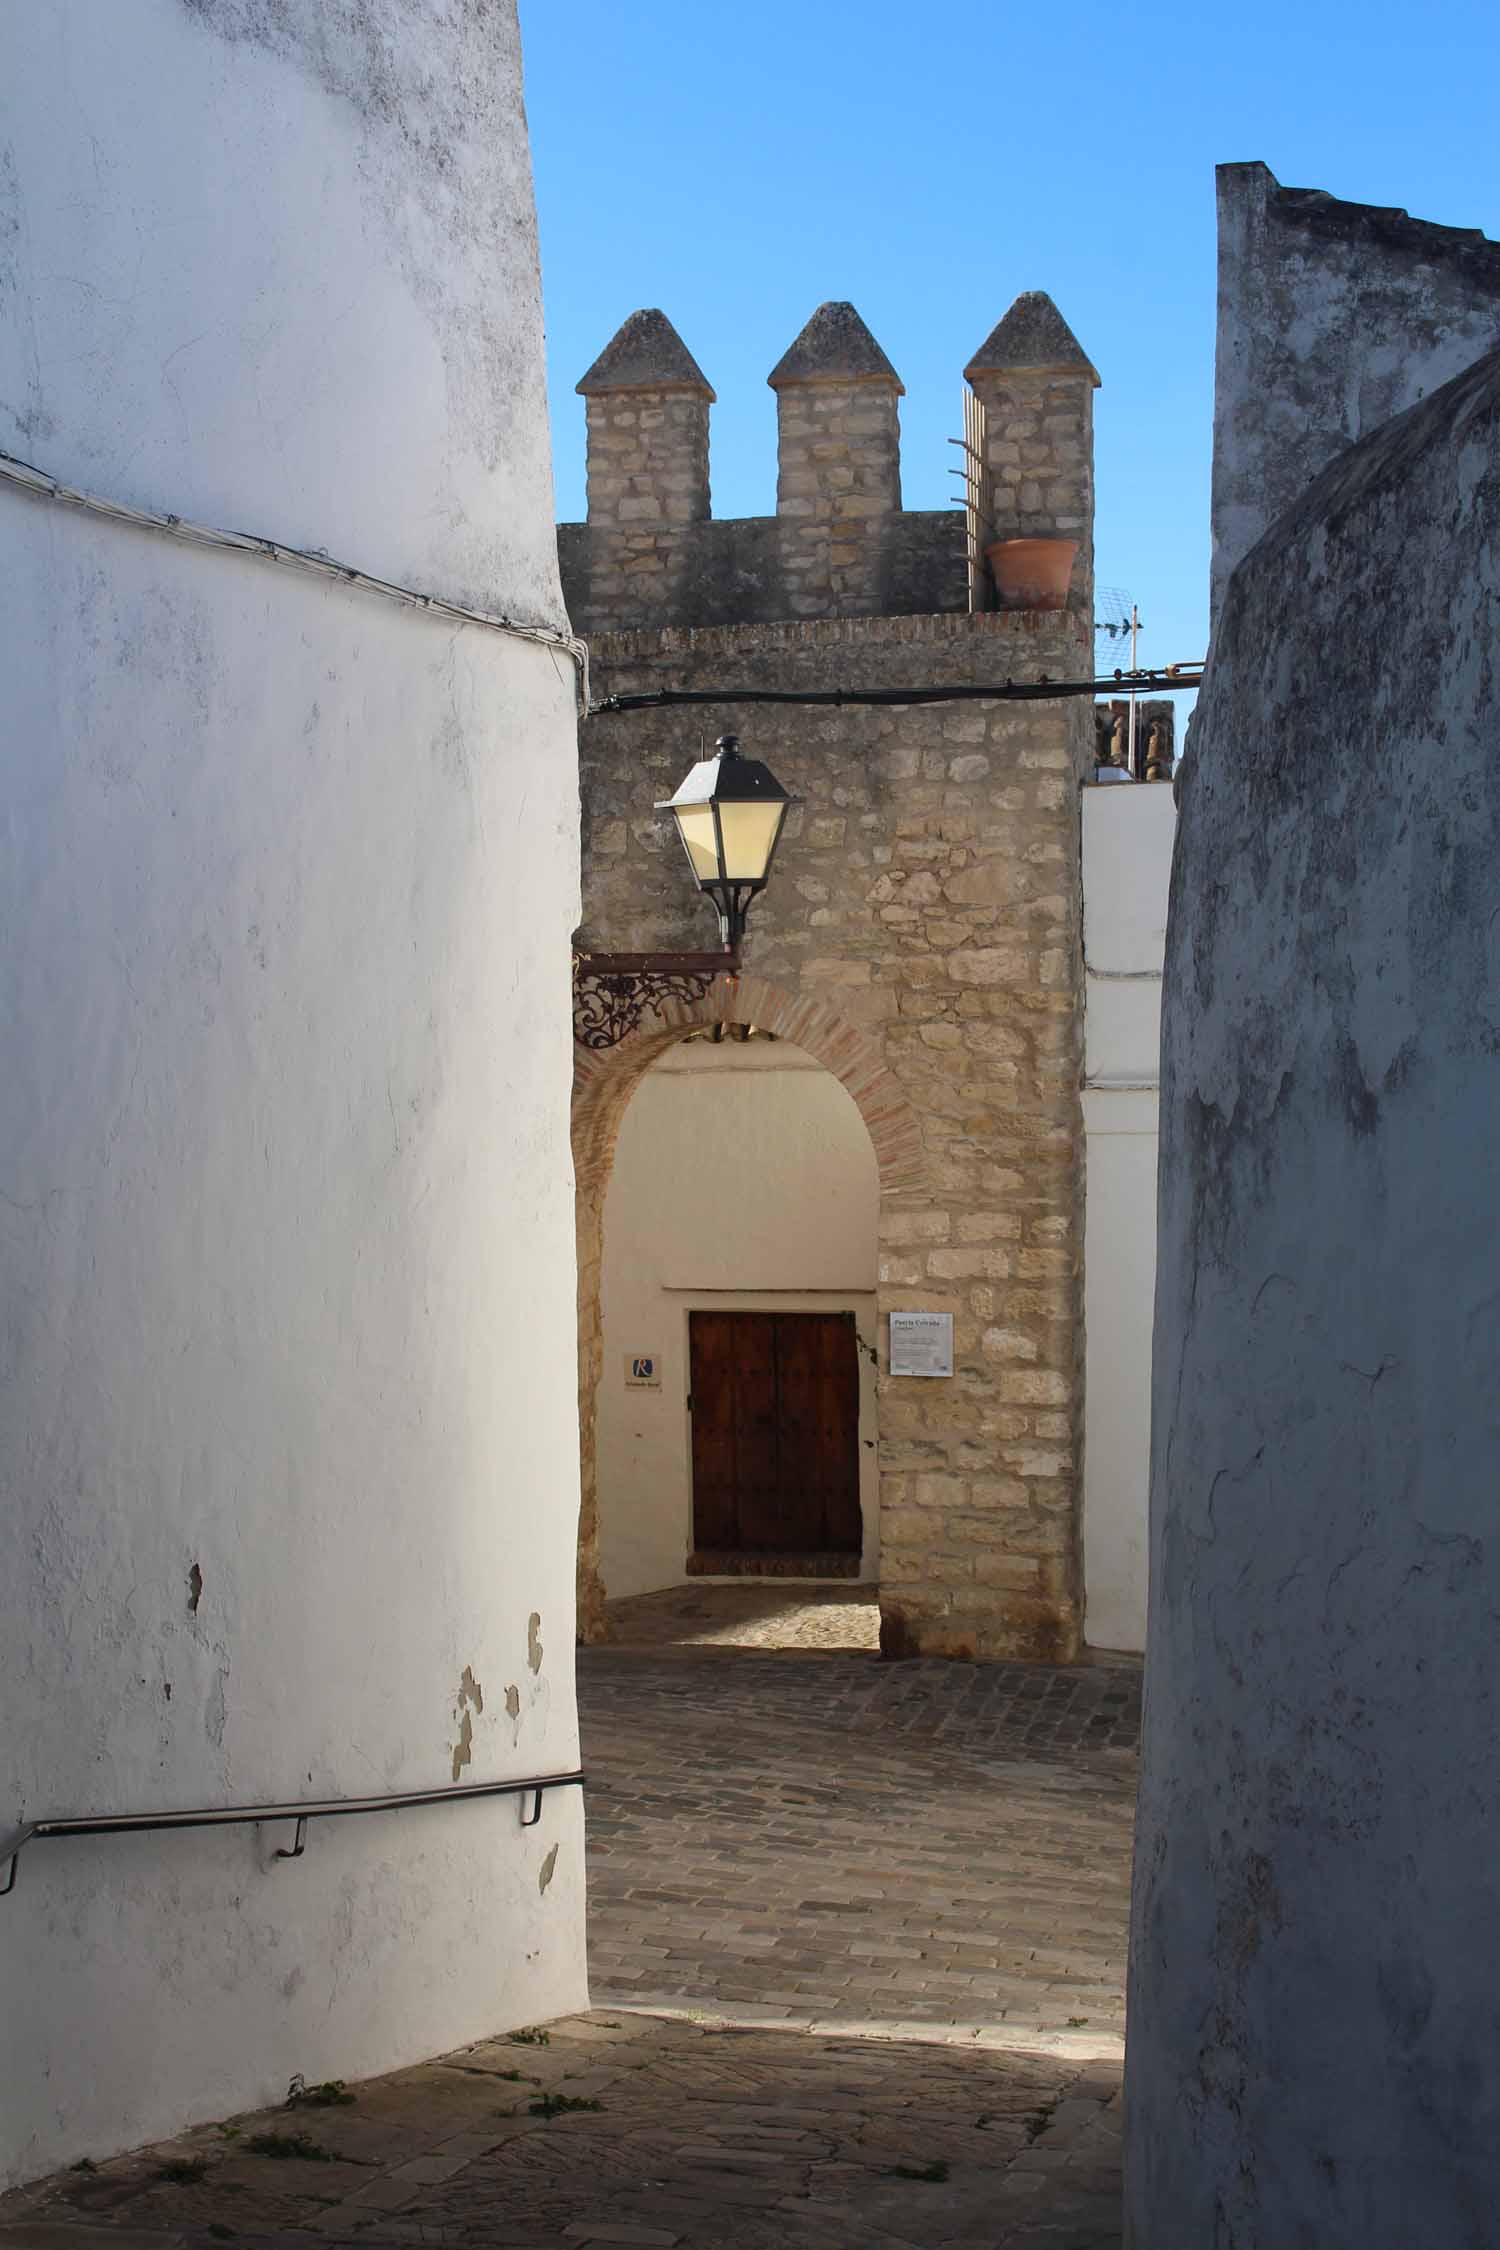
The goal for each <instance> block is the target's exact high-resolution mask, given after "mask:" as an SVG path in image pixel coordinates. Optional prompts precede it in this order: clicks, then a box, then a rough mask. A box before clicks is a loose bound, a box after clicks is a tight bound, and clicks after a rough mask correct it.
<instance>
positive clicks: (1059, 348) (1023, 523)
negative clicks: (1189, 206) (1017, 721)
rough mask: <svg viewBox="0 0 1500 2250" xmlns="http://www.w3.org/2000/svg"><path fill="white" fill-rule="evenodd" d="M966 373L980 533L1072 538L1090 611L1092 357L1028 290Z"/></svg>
mask: <svg viewBox="0 0 1500 2250" xmlns="http://www.w3.org/2000/svg"><path fill="white" fill-rule="evenodd" d="M964 374H965V375H966V377H967V378H968V380H969V383H970V384H971V385H972V387H973V391H974V395H975V397H976V398H977V399H978V401H979V404H980V406H981V408H982V409H983V413H984V463H983V471H982V480H981V484H982V490H981V509H982V513H983V515H984V517H985V519H986V521H985V524H984V526H983V531H982V538H983V540H984V542H985V543H986V544H988V543H989V542H990V541H991V540H997V539H1052V538H1057V539H1076V540H1077V542H1078V559H1077V561H1076V562H1075V564H1074V567H1073V587H1072V594H1071V597H1070V599H1071V602H1072V603H1073V604H1074V605H1075V606H1076V605H1079V604H1081V605H1082V606H1083V607H1084V608H1085V610H1086V611H1088V612H1089V613H1090V614H1092V604H1093V596H1094V530H1093V526H1094V392H1095V391H1096V390H1097V389H1098V387H1099V377H1098V375H1097V373H1096V372H1095V369H1094V366H1093V363H1092V361H1091V360H1090V359H1089V357H1088V355H1087V353H1086V352H1085V351H1084V349H1083V346H1082V345H1081V344H1080V343H1079V341H1078V338H1077V337H1076V336H1075V335H1074V334H1073V331H1072V329H1071V328H1070V327H1069V326H1068V324H1067V322H1066V321H1065V320H1064V319H1063V316H1062V314H1061V313H1060V312H1059V311H1058V309H1057V307H1056V305H1054V304H1053V302H1052V299H1051V298H1050V297H1049V296H1048V295H1047V293H1046V291H1045V290H1042V289H1027V290H1025V291H1023V292H1022V294H1021V295H1020V296H1019V297H1017V299H1016V301H1015V303H1014V304H1013V305H1012V306H1011V308H1010V311H1009V312H1008V313H1007V314H1006V315H1005V318H1004V319H1003V320H1002V321H1001V322H1000V325H999V326H998V328H996V329H994V330H993V331H992V332H991V334H990V335H989V336H988V337H987V338H986V339H985V341H984V343H982V344H981V345H980V347H979V349H978V351H977V352H976V353H975V354H974V357H973V358H972V360H970V362H969V364H968V366H967V367H966V368H965V369H964Z"/></svg>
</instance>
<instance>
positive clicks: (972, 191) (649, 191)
mask: <svg viewBox="0 0 1500 2250" xmlns="http://www.w3.org/2000/svg"><path fill="white" fill-rule="evenodd" d="M521 21H522V30H523V35H524V39H525V48H526V79H527V103H528V109H529V114H530V120H531V136H532V157H533V162H534V165H535V170H536V190H537V203H538V210H539V215H540V223H541V240H542V278H543V287H544V290H545V297H546V308H547V328H548V353H549V365H550V371H551V382H552V414H553V450H554V459H555V467H556V477H557V498H558V512H559V514H560V515H561V516H563V517H569V518H571V517H581V516H582V514H583V512H584V500H583V402H582V400H581V399H579V398H577V397H575V396H574V392H573V385H574V384H575V383H576V381H577V379H578V377H579V376H580V375H581V374H582V373H583V371H584V369H585V368H586V367H587V366H588V364H589V362H590V361H591V360H592V359H593V358H594V356H595V354H596V353H597V352H598V351H599V350H600V348H601V347H602V346H603V345H604V344H605V343H606V342H607V341H608V339H609V337H610V336H611V335H612V334H613V333H614V330H615V329H616V328H617V327H618V325H619V323H620V322H621V321H622V320H623V319H624V318H625V316H626V314H627V313H630V312H632V311H634V310H635V308H636V307H637V306H639V305H660V306H661V307H662V308H663V309H664V311H665V312H666V313H667V315H668V317H669V318H670V319H671V320H672V321H673V322H674V323H675V325H676V326H677V328H678V329H679V330H680V332H681V334H682V336H683V338H684V340H685V342H686V343H687V345H688V347H689V349H690V350H691V351H692V352H693V353H694V355H695V357H696V358H697V360H698V362H699V364H700V365H701V366H702V368H703V369H704V372H705V373H706V374H707V376H708V378H709V381H710V382H711V383H712V384H713V386H714V388H715V390H716V391H717V392H718V404H717V406H716V407H715V409H714V416H713V438H712V479H713V495H714V512H715V514H716V515H721V516H738V515H764V514H769V513H771V512H772V510H774V507H775V504H776V503H775V486H776V423H775V401H774V397H773V394H772V393H771V392H770V391H769V390H768V389H767V388H766V381H765V378H766V375H767V373H768V372H769V370H770V368H771V367H772V365H773V364H774V363H775V361H776V360H777V359H778V358H779V357H780V355H781V353H782V352H783V351H784V350H785V348H786V346H787V345H788V344H789V343H790V342H791V340H792V338H793V336H794V335H795V334H796V333H797V331H798V329H799V328H800V327H801V326H802V324H803V322H804V321H805V320H806V319H807V317H808V315H809V314H810V313H811V312H812V311H813V309H814V307H815V306H816V305H818V304H819V303H821V302H822V300H823V299H825V298H828V297H847V298H850V299H852V300H853V302H854V303H855V304H856V305H857V306H858V308H859V310H860V312H861V313H862V314H863V316H864V318H865V320H866V321H867V322H868V323H869V326H870V327H871V329H872V330H873V331H874V333H875V335H876V336H877V337H878V338H879V340H880V342H881V344H882V345H883V346H884V347H885V349H886V351H887V352H888V353H889V355H890V357H891V359H892V360H893V361H894V362H895V365H896V367H897V368H898V370H899V371H900V374H901V376H902V378H903V380H904V382H905V384H906V392H907V395H906V397H905V398H904V399H903V401H902V430H903V443H902V466H903V497H904V500H905V504H906V506H907V507H910V508H934V507H941V506H944V505H945V504H946V503H947V501H948V500H949V499H950V498H951V496H952V493H953V492H954V490H955V489H956V488H955V486H954V485H953V484H952V482H951V481H950V479H949V476H948V471H949V470H950V468H952V467H953V466H954V465H955V463H956V461H957V458H958V457H957V455H956V453H955V452H954V450H953V448H952V447H951V446H949V445H948V444H946V443H945V440H946V439H948V438H949V437H953V436H956V435H957V434H958V432H959V428H960V419H959V417H960V404H959V401H960V388H961V378H962V370H963V367H964V364H965V362H966V361H967V360H968V358H969V357H970V356H971V354H972V353H973V351H974V349H975V347H976V346H977V345H978V344H979V343H980V342H982V340H983V339H984V337H985V336H986V335H987V334H988V333H989V330H990V329H991V327H992V326H993V325H994V323H995V321H996V320H998V318H999V317H1000V315H1001V313H1003V312H1004V310H1005V308H1006V307H1007V305H1008V304H1009V303H1010V302H1011V300H1012V298H1013V297H1015V296H1016V294H1017V293H1018V292H1019V291H1020V290H1022V289H1045V290H1047V291H1048V292H1049V294H1050V295H1051V296H1052V297H1054V298H1055V300H1056V301H1057V304H1058V305H1059V307H1060V308H1061V310H1062V312H1063V314H1064V316H1065V317H1066V319H1067V320H1068V321H1069V322H1070V323H1071V325H1072V327H1073V329H1074V331H1075V333H1076V334H1077V336H1078V338H1079V340H1080V342H1081V343H1082V344H1083V346H1084V349H1085V350H1086V351H1087V352H1088V353H1089V354H1090V356H1091V357H1092V359H1093V360H1094V363H1095V365H1096V366H1097V367H1098V369H1099V372H1100V374H1101V376H1102V377H1103V384H1104V387H1103V388H1102V390H1100V391H1099V393H1098V394H1097V398H1096V406H1097V411H1098V424H1097V445H1098V523H1097V570H1098V577H1099V580H1100V582H1101V584H1105V583H1107V584H1111V585H1117V586H1123V587H1126V588H1128V589H1129V590H1130V591H1131V592H1133V593H1134V595H1135V597H1136V599H1137V601H1138V603H1139V605H1140V610H1141V615H1142V618H1143V619H1144V621H1145V626H1146V633H1145V637H1144V639H1143V642H1142V650H1141V654H1142V659H1143V661H1145V662H1149V663H1154V664H1157V663H1167V662H1170V661H1173V660H1174V659H1177V658H1182V657H1192V656H1197V655H1201V654H1202V652H1203V647H1204V640H1205V633H1206V620H1207V574H1208V474H1209V448H1210V421H1211V414H1212V396H1213V340H1214V287H1215V275H1214V195H1213V168H1214V165H1215V164H1216V163H1221V162H1244V161H1247V160H1249V159H1251V158H1257V157H1258V158H1260V159H1261V160H1263V161H1264V162H1265V163H1267V164H1269V165H1270V167H1271V169H1272V171H1273V172H1274V173H1275V174H1276V175H1277V177H1278V178H1279V179H1280V180H1282V181H1283V182H1284V183H1285V184H1286V185H1288V186H1291V187H1317V188H1325V189H1327V190H1328V191H1329V192H1330V193H1332V194H1334V195H1338V196H1343V197H1346V198H1349V199H1351V200H1353V201H1356V202H1361V203H1388V204H1399V205H1403V206H1404V207H1405V208H1406V209H1408V210H1409V211H1411V212H1412V213H1413V214H1414V215H1415V216H1417V217H1419V218H1424V219H1433V220H1437V221H1439V222H1440V223H1442V224H1444V225H1450V226H1471V227H1473V226H1477V227H1479V228H1481V229H1483V231H1484V232H1485V233H1486V234H1489V235H1492V236H1500V158H1497V155H1496V146H1497V138H1496V105H1497V87H1500V5H1497V4H1496V0H1489V4H1488V5H1479V4H1476V0H1449V4H1447V5H1443V4H1439V5H1438V6H1436V7H1434V8H1429V9H1428V10H1425V11H1422V10H1417V9H1414V8H1411V7H1409V6H1408V7H1402V8H1396V7H1394V6H1389V5H1384V4H1382V0H1374V4H1371V0H1365V4H1364V5H1361V6H1358V7H1356V6H1353V5H1350V4H1348V0H1304V4H1303V5H1301V6H1294V5H1290V4H1288V0H1268V4H1266V5H1262V6H1261V7H1259V8H1258V9H1255V10H1244V9H1238V8H1235V9H1228V8H1224V7H1221V6H1215V5H1208V6H1199V7H1188V6H1185V5H1171V4H1161V5H1154V6H1152V5H1147V6H1137V7H1135V8H1107V7H1104V6H1099V5H1094V4H1092V0H1085V4H1084V5H1081V6H1075V7H1072V8H1062V7H1048V6H1047V5H1045V4H1044V0H1030V4H1029V5H1027V6H1025V7H1019V8H1018V7H1013V6H1005V5H1000V6H990V7H985V6H982V5H977V6H976V5H972V4H971V5H968V6H965V7H962V8H949V9H945V10H941V11H939V10H937V9H935V8H932V7H927V8H923V7H920V6H912V5H910V4H908V5H904V6H897V5H894V4H893V0H860V4H858V5H856V4H855V0H800V4H793V0H757V4H756V5H754V6H753V7H744V8H740V7H735V8H729V7H725V6H723V5H715V4H714V0H708V4H707V5H705V4H704V0H696V4H694V5H689V4H687V0H566V4H564V0H521Z"/></svg>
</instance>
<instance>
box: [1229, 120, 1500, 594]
mask: <svg viewBox="0 0 1500 2250" xmlns="http://www.w3.org/2000/svg"><path fill="white" fill-rule="evenodd" d="M1217 188H1218V223H1219V300H1218V331H1217V343H1216V353H1215V368H1214V458H1213V508H1212V525H1211V529H1212V535H1213V548H1212V562H1211V566H1210V587H1209V592H1210V612H1211V615H1212V617H1213V618H1214V620H1217V618H1218V614H1219V607H1220V604H1221V602H1222V600H1223V597H1224V590H1225V588H1226V586H1227V584H1228V582H1229V574H1230V572H1231V571H1232V570H1233V569H1234V567H1235V565H1236V563H1238V562H1239V561H1240V559H1241V557H1242V556H1244V555H1247V554H1248V553H1249V552H1250V550H1251V548H1252V547H1253V546H1254V545H1255V543H1256V541H1257V540H1258V539H1260V538H1262V537H1263V536H1264V534H1265V533H1266V531H1267V530H1268V528H1269V527H1270V525H1271V524H1273V523H1274V522H1275V520H1276V518H1277V517H1278V516H1279V515H1280V514H1281V512H1282V510H1283V509H1285V508H1287V507H1289V506H1290V505H1291V503H1292V502H1293V501H1294V500H1295V499H1296V498H1297V497H1298V495H1299V494H1300V493H1303V492H1305V491H1306V490H1307V488H1308V486H1309V485H1310V484H1311V483H1312V481H1313V479H1314V478H1315V477H1316V476H1317V475H1318V474H1319V472H1320V471H1321V470H1322V469H1324V468H1326V467H1327V465H1328V463H1329V462H1330V461H1333V460H1335V459H1336V458H1337V457H1338V455H1339V454H1340V453H1342V452H1343V450H1344V448H1345V447H1346V446H1350V445H1353V444H1354V443H1355V441H1356V440H1357V439H1359V438H1361V437H1366V436H1368V435H1369V433H1370V432H1371V431H1372V430H1377V429H1379V427H1380V425H1381V424H1382V423H1383V422H1387V421H1389V420H1390V418H1391V416H1392V415H1394V414H1400V413H1402V412H1403V411H1404V410H1405V409H1406V408H1407V407H1409V406H1413V405H1415V404H1416V403H1417V401H1418V400H1419V399H1424V398H1429V397H1430V396H1431V395H1432V393H1433V392H1434V391H1435V390H1437V389H1438V388H1439V386H1440V385H1442V384H1443V383H1446V382H1448V381H1449V380H1450V379H1451V378H1452V377H1453V376H1455V375H1456V374H1458V373H1459V371H1460V369H1462V368H1465V367H1471V366H1472V365H1473V363H1474V361H1475V360H1476V359H1478V358H1479V357H1480V356H1481V354H1482V353H1484V352H1488V351H1492V350H1493V349H1494V348H1495V346H1496V344H1497V343H1500V245H1496V244H1495V243H1493V242H1486V241H1485V239H1484V237H1483V236H1482V235H1479V234H1478V233H1477V232H1474V231H1468V230H1466V229H1465V228H1464V227H1463V225H1462V220H1463V219H1464V218H1466V217H1467V214H1460V225H1459V226H1456V227H1442V226H1432V225H1425V224H1423V222H1422V221H1421V220H1420V219H1418V220H1416V221H1412V220H1409V219H1408V218H1407V216H1406V214H1405V212H1402V211H1389V210H1372V209H1370V208H1368V207H1367V206H1366V205H1364V204H1359V203H1343V202H1340V201H1338V200H1337V199H1336V198H1335V197H1333V196H1330V195H1322V194H1307V193H1305V192H1303V191H1299V190H1296V189H1284V188H1283V187H1282V185H1281V183H1280V182H1279V181H1278V180H1277V179H1276V177H1275V175H1274V174H1273V173H1272V172H1271V171H1270V170H1269V169H1268V168H1267V167H1266V166H1265V165H1264V164H1221V165H1220V166H1219V169H1218V174H1217Z"/></svg>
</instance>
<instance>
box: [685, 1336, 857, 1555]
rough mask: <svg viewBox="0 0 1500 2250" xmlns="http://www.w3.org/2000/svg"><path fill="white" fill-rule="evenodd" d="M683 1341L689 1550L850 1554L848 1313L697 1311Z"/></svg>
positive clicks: (852, 1414) (852, 1455)
mask: <svg viewBox="0 0 1500 2250" xmlns="http://www.w3.org/2000/svg"><path fill="white" fill-rule="evenodd" d="M688 1337H689V1360H690V1365H691V1370H692V1372H691V1377H690V1381H691V1389H692V1413H693V1447H692V1450H693V1541H694V1547H695V1549H697V1550H699V1551H700V1552H719V1553H725V1554H740V1555H753V1554H756V1553H761V1554H766V1555H782V1556H786V1555H797V1554H805V1555H817V1554H826V1555H833V1554H852V1555H857V1554H858V1553H859V1551H860V1542H861V1535H862V1522H861V1516H860V1506H859V1358H858V1338H857V1336H856V1334H855V1327H854V1318H853V1315H852V1314H850V1313H757V1312H693V1313H690V1314H689V1316H688Z"/></svg>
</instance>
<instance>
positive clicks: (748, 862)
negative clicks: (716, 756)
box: [694, 797, 786, 883]
mask: <svg viewBox="0 0 1500 2250" xmlns="http://www.w3.org/2000/svg"><path fill="white" fill-rule="evenodd" d="M785 818H786V800H785V798H784V797H782V798H773V799H769V800H762V801H761V802H759V803H756V802H754V801H752V802H749V803H741V804H736V803H735V802H734V801H733V800H732V799H731V800H730V801H729V802H727V803H726V802H725V801H724V800H723V799H721V800H720V803H719V823H720V826H721V827H722V829H723V832H724V873H725V876H726V877H727V878H728V880H729V881H730V882H731V883H760V882H763V881H764V880H765V873H766V868H767V866H768V864H769V862H770V858H771V854H772V852H773V851H774V849H775V847H776V838H777V836H778V834H779V833H780V830H781V823H782V821H783V820H784V819H785ZM696 864H697V862H696V861H695V862H694V865H695V866H696Z"/></svg>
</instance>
